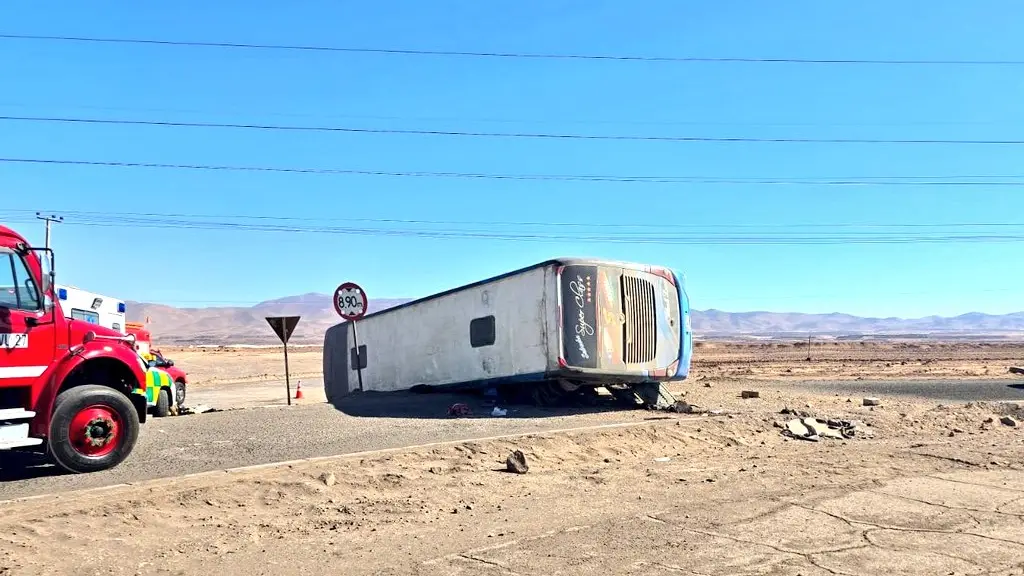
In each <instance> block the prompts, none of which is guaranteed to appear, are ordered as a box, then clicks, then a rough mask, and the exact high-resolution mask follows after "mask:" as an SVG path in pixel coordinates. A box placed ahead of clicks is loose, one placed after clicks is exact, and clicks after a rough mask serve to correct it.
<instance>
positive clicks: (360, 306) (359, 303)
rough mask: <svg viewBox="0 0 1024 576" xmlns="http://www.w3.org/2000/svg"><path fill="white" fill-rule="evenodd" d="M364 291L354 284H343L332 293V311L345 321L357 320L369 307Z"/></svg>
mask: <svg viewBox="0 0 1024 576" xmlns="http://www.w3.org/2000/svg"><path fill="white" fill-rule="evenodd" d="M369 303H370V302H369V300H367V298H366V291H365V290H363V289H362V288H361V287H360V286H359V285H358V284H356V283H355V282H345V283H344V284H342V285H341V286H338V288H337V289H336V290H335V291H334V310H335V311H337V312H338V315H339V316H341V317H342V318H344V319H345V320H358V319H360V318H362V317H363V316H365V315H366V308H367V307H368V306H369Z"/></svg>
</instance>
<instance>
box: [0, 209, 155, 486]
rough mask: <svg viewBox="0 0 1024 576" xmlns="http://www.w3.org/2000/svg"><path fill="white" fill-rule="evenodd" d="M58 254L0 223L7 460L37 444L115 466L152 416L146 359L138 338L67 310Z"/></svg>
mask: <svg viewBox="0 0 1024 576" xmlns="http://www.w3.org/2000/svg"><path fill="white" fill-rule="evenodd" d="M53 262H54V255H53V252H52V251H51V250H48V249H44V248H33V247H31V246H29V245H28V243H27V242H26V241H25V239H24V237H22V236H21V235H19V234H18V233H17V232H15V231H14V230H11V229H10V228H7V227H6V226H3V225H0V458H2V457H3V454H4V451H7V450H13V449H18V450H33V451H40V452H44V453H46V454H48V455H49V456H50V458H51V459H52V460H53V461H54V462H55V463H56V464H57V465H58V466H60V467H61V468H63V469H65V470H67V471H69V472H93V471H98V470H104V469H107V468H112V467H114V466H116V465H118V464H120V463H121V462H122V461H123V460H124V459H125V458H126V457H127V456H128V455H129V454H130V453H131V451H132V448H134V446H135V442H136V440H137V438H138V435H139V428H140V424H141V423H142V422H145V420H146V405H147V402H146V397H145V386H146V368H147V367H146V365H145V363H144V362H143V360H142V358H141V357H140V356H139V354H138V353H137V352H136V351H135V348H134V337H133V336H130V335H128V336H125V335H123V334H121V333H119V332H117V331H114V330H112V329H110V328H106V327H103V326H98V325H95V324H91V323H89V322H86V321H83V320H79V319H76V318H67V317H65V315H64V313H63V311H62V309H61V307H60V306H61V304H60V299H59V298H57V297H56V294H55V293H54V290H55V288H54V274H53ZM44 265H46V268H48V271H46V272H44Z"/></svg>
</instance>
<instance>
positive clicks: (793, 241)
mask: <svg viewBox="0 0 1024 576" xmlns="http://www.w3.org/2000/svg"><path fill="white" fill-rule="evenodd" d="M64 224H65V225H71V226H92V227H102V228H126V229H137V228H152V229H167V230H217V231H231V232H283V233H308V234H330V235H348V236H373V237H415V238H435V239H478V240H505V241H524V242H559V243H564V242H580V243H627V244H658V245H744V244H745V245H752V244H759V245H837V244H949V243H1005V242H1014V243H1016V242H1022V241H1024V232H1021V233H1002V234H992V233H988V234H978V233H973V232H972V233H963V234H950V233H934V234H933V233H928V234H922V233H890V232H887V233H844V234H834V233H833V234H820V233H819V234H794V233H790V234H765V233H758V234H736V233H729V234H707V233H704V234H692V233H689V234H664V233H662V234H636V233H627V234H609V233H603V234H595V233H592V232H573V233H540V232H534V231H523V232H517V231H507V232H493V231H486V230H464V229H463V230H460V229H429V228H422V227H420V228H392V227H355V226H323V225H295V224H291V225H277V224H253V223H244V222H228V221H195V220H188V219H174V218H167V217H159V218H126V217H102V216H97V217H80V218H70V217H66V218H65V221H64Z"/></svg>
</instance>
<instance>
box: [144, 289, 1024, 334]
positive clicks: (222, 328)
mask: <svg viewBox="0 0 1024 576" xmlns="http://www.w3.org/2000/svg"><path fill="white" fill-rule="evenodd" d="M408 301H409V300H408V299H378V300H371V301H370V311H371V312H375V311H377V310H382V309H385V308H390V307H392V306H396V305H398V304H402V303H404V302H408ZM266 316H301V317H302V319H301V320H300V321H299V325H298V327H297V328H296V329H295V333H294V335H293V336H292V340H291V342H293V343H305V344H319V343H322V342H323V335H324V331H326V330H327V328H329V327H330V326H333V325H334V324H337V323H338V322H339V320H340V319H339V318H338V315H337V314H336V313H335V312H334V308H333V306H332V304H331V296H330V295H328V294H317V293H310V294H302V295H300V296H288V297H285V298H278V299H276V300H268V301H266V302H260V303H259V304H256V305H255V306H250V307H217V308H176V307H173V306H167V305H164V304H150V303H144V302H128V317H129V318H128V319H129V320H130V321H134V322H141V321H143V319H144V318H147V317H148V318H150V321H151V324H150V330H151V331H152V333H153V337H154V339H156V340H157V341H158V342H166V343H168V344H178V345H186V344H255V345H259V344H275V343H277V342H278V340H277V337H276V336H275V335H274V333H273V331H271V329H270V326H268V325H267V321H266V320H265V319H264V318H265V317H266ZM692 325H693V331H694V333H695V334H696V335H697V336H698V337H710V338H727V337H729V338H734V337H776V338H781V337H806V336H807V335H808V334H815V335H818V336H833V337H840V338H841V337H853V336H863V335H889V336H903V337H913V336H922V337H926V336H935V335H942V336H944V337H958V338H968V337H972V336H980V335H986V336H1014V337H1024V312H1015V313H1013V314H1002V315H992V314H982V313H978V312H971V313H968V314H962V315H960V316H953V317H941V316H927V317H925V318H913V319H903V318H862V317H859V316H851V315H849V314H838V313H835V314H801V313H796V312H790V313H777V312H723V311H721V310H695V311H694V312H693V319H692Z"/></svg>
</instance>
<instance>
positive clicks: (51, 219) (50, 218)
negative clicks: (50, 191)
mask: <svg viewBox="0 0 1024 576" xmlns="http://www.w3.org/2000/svg"><path fill="white" fill-rule="evenodd" d="M36 218H38V219H40V220H44V221H46V249H47V250H49V249H50V224H52V223H53V222H56V223H57V224H60V223H61V222H63V221H64V217H63V216H57V215H56V214H50V215H49V216H43V214H42V212H36Z"/></svg>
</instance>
